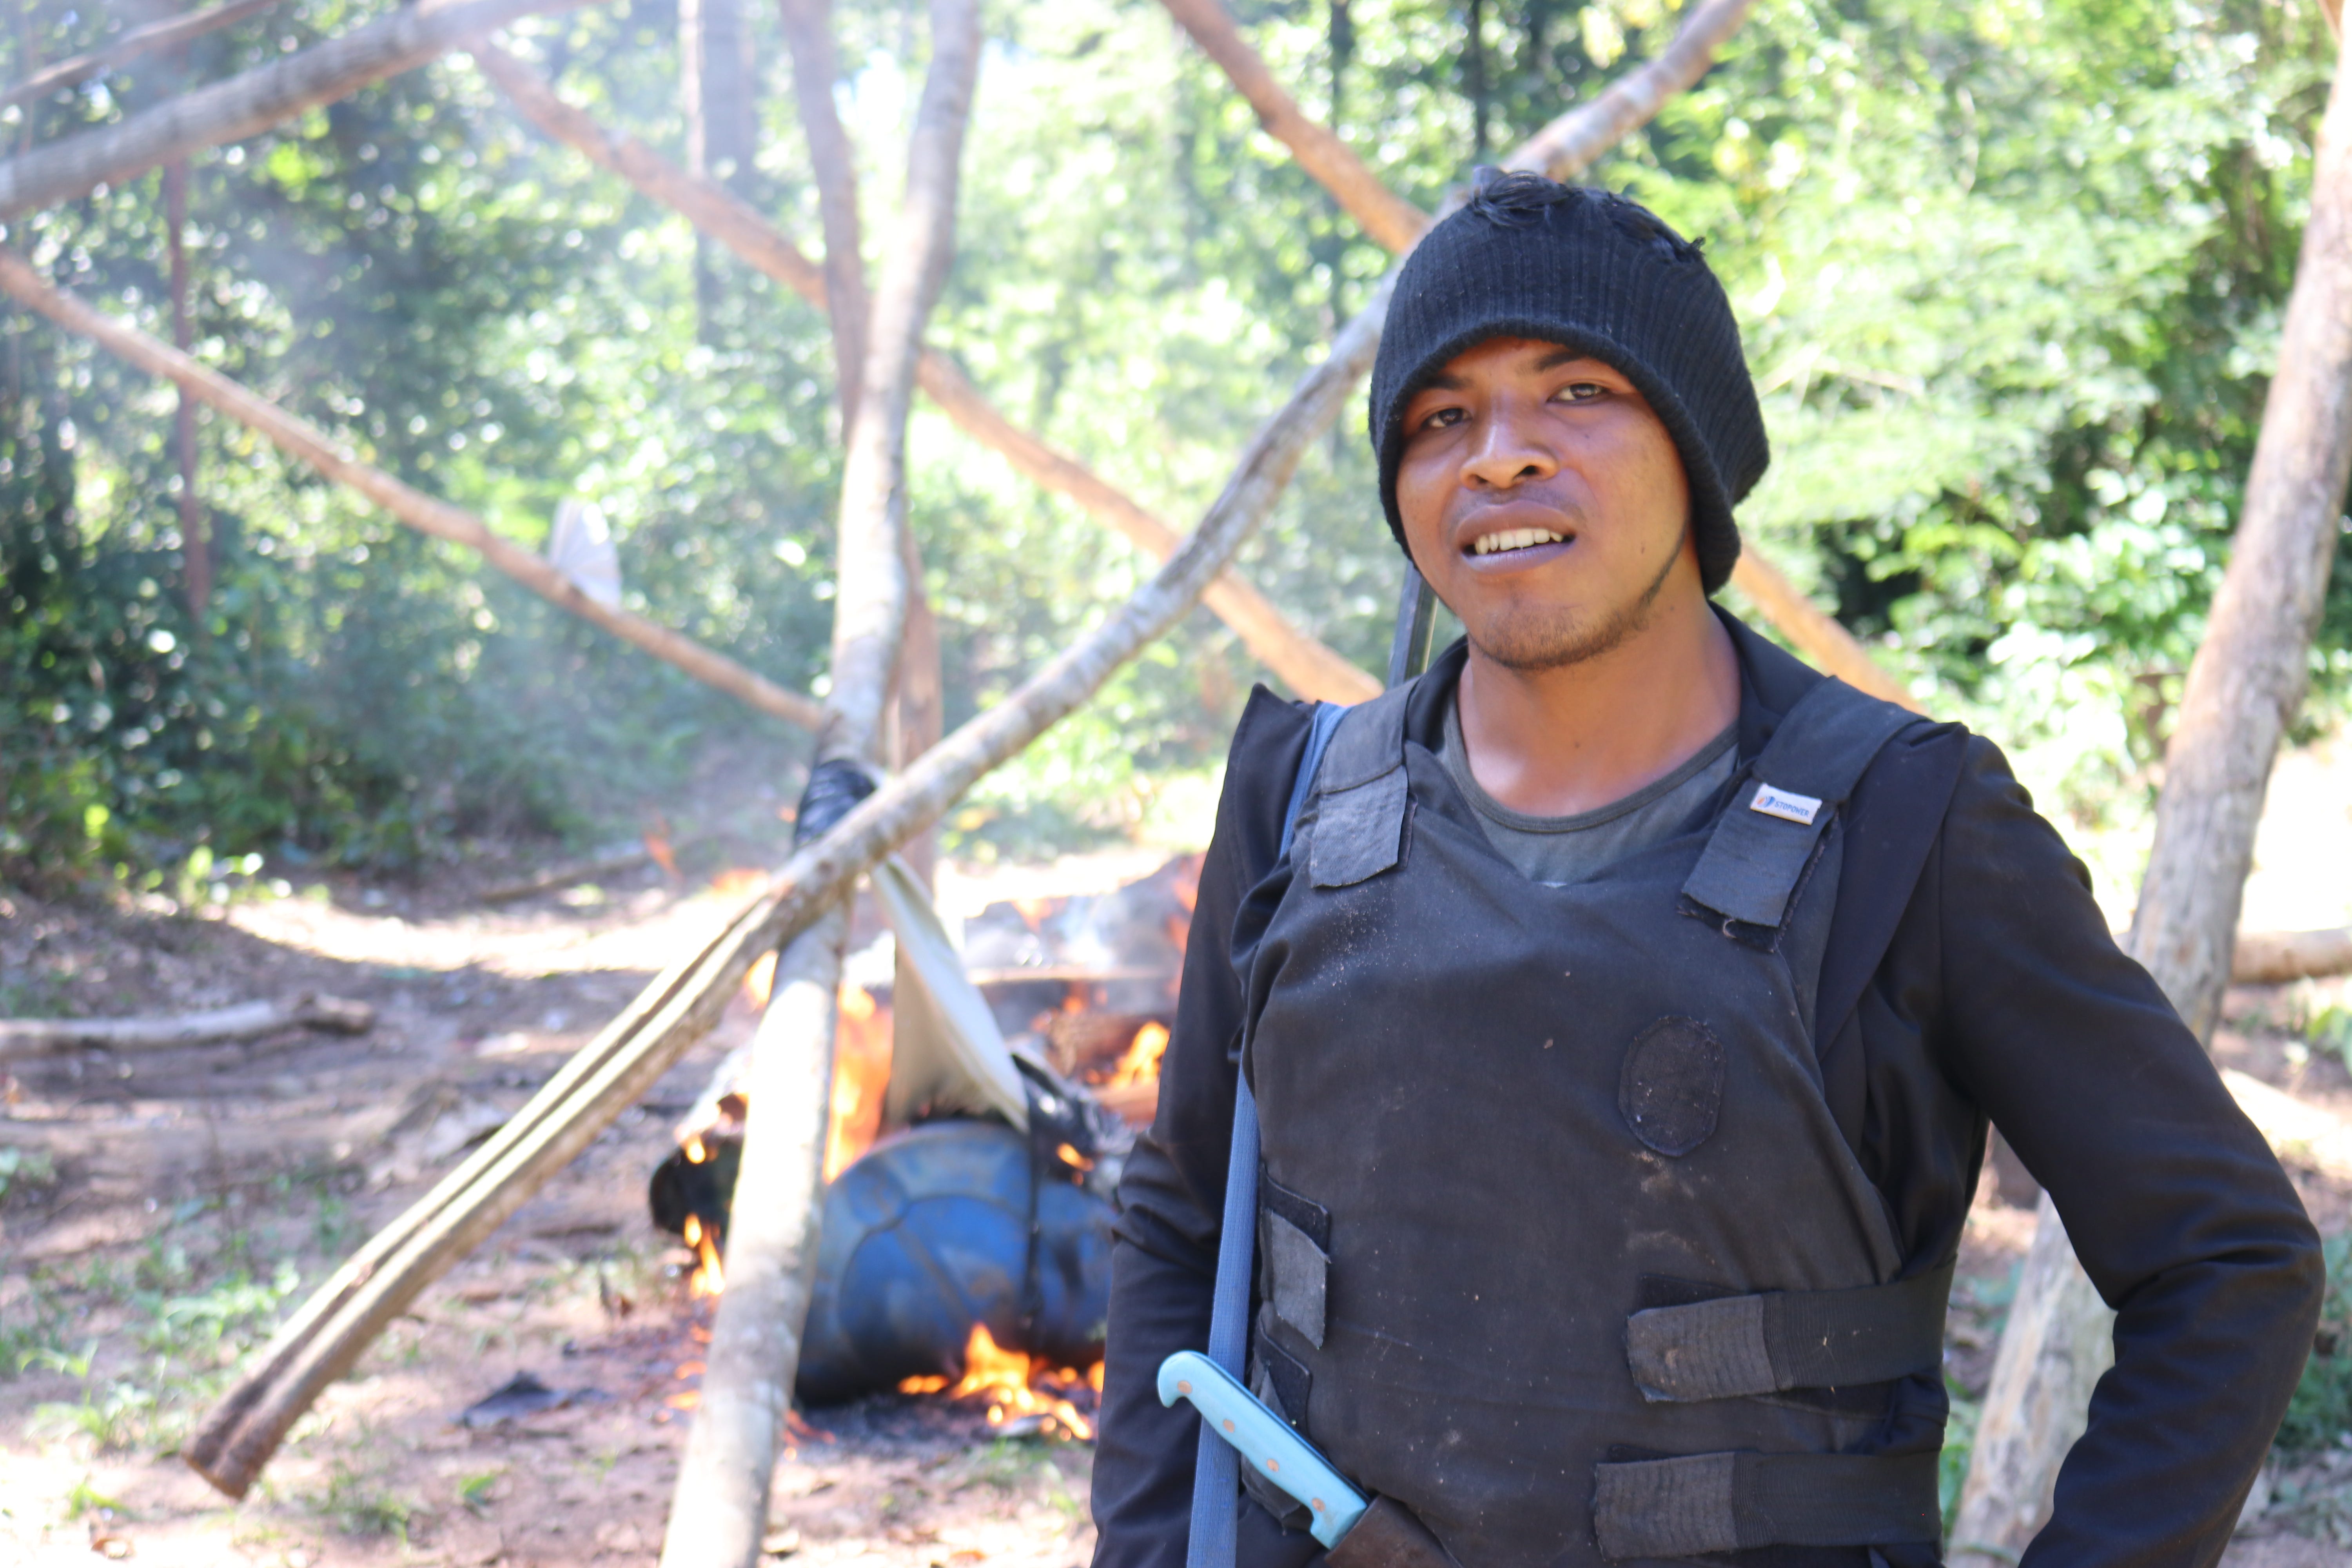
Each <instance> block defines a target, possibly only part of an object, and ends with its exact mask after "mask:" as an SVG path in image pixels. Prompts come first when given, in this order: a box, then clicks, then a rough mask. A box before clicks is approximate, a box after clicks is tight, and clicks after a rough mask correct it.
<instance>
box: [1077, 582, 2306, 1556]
mask: <svg viewBox="0 0 2352 1568" xmlns="http://www.w3.org/2000/svg"><path fill="white" fill-rule="evenodd" d="M1727 625H1728V626H1730V628H1731V630H1732V633H1733V637H1734V640H1735V643H1736V645H1737V646H1738V651H1739V657H1740V663H1741V668H1742V677H1743V679H1742V687H1743V692H1742V704H1741V712H1740V721H1739V756H1740V758H1741V761H1742V763H1745V762H1746V761H1747V760H1748V759H1751V758H1753V757H1754V756H1756V755H1757V754H1758V753H1759V752H1760V751H1761V750H1762V749H1763V745H1764V742H1766V741H1767V740H1768V739H1769V737H1770V735H1771V732H1772V730H1773V728H1774V726H1775V725H1776V724H1777V723H1778V721H1779V720H1780V715H1781V714H1782V713H1784V712H1786V711H1787V710H1788V709H1789V708H1790V706H1791V705H1792V704H1793V703H1794V702H1795V700H1796V699H1797V698H1798V697H1799V696H1800V695H1801V692H1802V689H1803V686H1804V683H1805V681H1806V679H1807V678H1806V676H1805V675H1804V674H1803V673H1802V672H1801V668H1800V667H1797V666H1795V665H1794V663H1793V661H1791V660H1789V659H1788V658H1787V657H1786V656H1785V655H1782V654H1780V652H1779V651H1778V650H1776V649H1773V648H1771V647H1769V645H1765V644H1763V643H1762V642H1761V641H1760V639H1758V638H1757V637H1755V635H1754V634H1753V633H1751V632H1749V631H1748V630H1747V628H1745V627H1744V626H1739V625H1738V623H1737V622H1736V621H1730V620H1729V619H1728V618H1727ZM1460 662H1461V656H1460V654H1459V652H1458V650H1457V651H1455V652H1454V653H1453V654H1451V655H1449V656H1448V657H1447V658H1444V659H1442V660H1441V661H1440V663H1439V665H1438V666H1437V667H1436V668H1433V670H1432V672H1431V676H1430V678H1429V679H1424V680H1423V684H1422V689H1421V690H1420V691H1419V692H1417V693H1416V695H1415V698H1414V700H1413V703H1412V708H1411V710H1409V712H1408V715H1407V720H1406V732H1407V735H1408V736H1409V738H1411V739H1412V740H1413V741H1416V742H1420V743H1421V744H1423V745H1424V746H1427V747H1429V748H1430V749H1432V750H1433V751H1434V750H1435V749H1436V748H1437V747H1438V745H1439V744H1440V741H1441V736H1440V733H1439V726H1440V725H1441V724H1442V722H1443V711H1444V696H1445V694H1446V692H1447V690H1448V689H1450V686H1451V683H1452V680H1453V679H1454V678H1455V677H1457V676H1458V672H1459V668H1460ZM1308 712H1309V710H1307V708H1306V707H1304V706H1302V705H1295V704H1290V703H1286V702H1282V701H1280V700H1276V699H1275V698H1274V697H1272V696H1271V695H1270V694H1269V693H1267V692H1265V691H1264V690H1263V689H1261V690H1259V691H1258V692H1256V693H1255V694H1254V696H1253V697H1252V699H1251V701H1250V704H1249V707H1248V710H1246V711H1245V712H1244V715H1243V718H1242V721H1241V724H1240V727H1239V728H1238V730H1237V731H1235V733H1234V743H1233V750H1232V754H1231V758H1230V761H1229V763H1228V767H1227V772H1226V776H1225V787H1224V795H1223V800H1222V801H1221V802H1220V804H1219V806H1218V813H1217V825H1216V832H1215V837H1214V838H1213V841H1212V843H1211V846H1210V849H1209V853H1208V857H1207V861H1206V864H1205V866H1204V867H1203V869H1202V878H1201V887H1200V897H1199V901H1198V904H1197V906H1196V908H1195V910H1194V913H1193V919H1192V936H1191V941H1190V944H1189V946H1188V947H1187V949H1186V952H1185V959H1184V974H1183V986H1182V992H1181V1000H1180V1002H1179V1005H1178V1009H1177V1016H1176V1021H1175V1026H1174V1028H1173V1030H1172V1032H1171V1040H1170V1043H1169V1047H1168V1051H1167V1055H1166V1057H1165V1058H1164V1061H1163V1075H1162V1078H1161V1081H1160V1109H1159V1113H1158V1117H1157V1119H1156V1120H1155V1121H1154V1122H1153V1124H1152V1127H1151V1129H1150V1132H1149V1133H1148V1134H1147V1135H1146V1136H1145V1137H1144V1138H1143V1139H1141V1140H1140V1141H1139V1143H1138V1146H1137V1148H1136V1151H1135V1153H1134V1156H1133V1157H1132V1159H1131V1160H1130V1162H1129V1165H1128V1169H1127V1174H1126V1177H1125V1179H1124V1181H1123V1183H1122V1184H1121V1187H1120V1205H1121V1213H1120V1216H1119V1220H1118V1246H1117V1248H1116V1253H1115V1262H1114V1271H1113V1281H1112V1287H1111V1310H1110V1339H1109V1348H1108V1365H1107V1367H1106V1382H1105V1388H1104V1399H1103V1407H1102V1420H1101V1432H1100V1438H1099V1443H1098V1447H1097V1453H1096V1459H1095V1472H1094V1512H1095V1521H1096V1524H1097V1529H1098V1531H1099V1542H1098V1544H1097V1550H1096V1556H1095V1564H1096V1568H1180V1565H1181V1563H1182V1562H1183V1559H1184V1552H1185V1541H1186V1536H1187V1531H1188V1521H1189V1513H1190V1507H1191V1494H1192V1469H1193V1456H1194V1447H1195V1443H1196V1433H1197V1432H1198V1429H1199V1427H1198V1421H1197V1418H1196V1417H1195V1415H1193V1413H1192V1410H1191V1409H1190V1407H1189V1406H1185V1405H1178V1406H1177V1407H1175V1408H1173V1409H1167V1408H1163V1407H1162V1406H1161V1405H1160V1403H1159V1400H1158V1398H1157V1396H1156V1394H1154V1392H1153V1377H1154V1373H1155V1372H1156V1370H1157V1368H1158V1366H1159V1364H1160V1361H1161V1360H1162V1359H1164V1358H1165V1357H1166V1356H1167V1355H1168V1354H1170V1353H1171V1352H1174V1351H1177V1350H1183V1349H1198V1348H1200V1347H1201V1346H1202V1345H1203V1344H1205V1343H1206V1342H1207V1338H1208V1326H1209V1310H1210V1306H1209V1301H1210V1288H1211V1281H1212V1279H1213V1276H1214V1273H1215V1260H1216V1246H1217V1236H1218V1231H1219V1228H1220V1215H1221V1213H1222V1210H1223V1201H1224V1185H1225V1168H1226V1161H1227V1157H1228V1154H1229V1152H1230V1150H1231V1144H1232V1127H1233V1115H1234V1072H1235V1069H1236V1063H1237V1051H1238V1047H1239V1044H1240V1038H1241V1033H1242V1024H1243V1006H1244V1002H1243V994H1242V990H1241V985H1240V983H1239V981H1238V979H1237V978H1236V976H1235V974H1234V970H1233V965H1232V962H1231V957H1230V952H1229V936H1230V933H1231V932H1232V930H1233V927H1234V915H1235V913H1236V911H1237V910H1238V909H1239V908H1240V906H1241V903H1242V901H1243V900H1244V897H1245V896H1246V895H1247V894H1248V892H1249V890H1250V889H1251V888H1252V887H1254V886H1255V884H1256V883H1257V882H1258V881H1259V880H1261V879H1263V878H1264V877H1265V875H1266V874H1267V872H1268V871H1269V870H1270V869H1271V868H1273V866H1274V864H1275V859H1276V847H1277V845H1278V843H1279V841H1280V837H1281V830H1282V816H1283V809H1284V805H1285V804H1286V800H1287V798H1288V795H1289V792H1290V788H1291V784H1292V780H1293V779H1294V777H1295V775H1296V774H1297V769H1298V765H1299V762H1300V759H1301V757H1302V756H1303V755H1304V752H1305V750H1306V741H1307V727H1308ZM1844 809H1845V811H1846V814H1847V816H1846V832H1847V840H1846V844H1847V847H1846V852H1845V857H1844V862H1843V870H1842V873H1841V877H1840V881H1839V886H1838V902H1837V909H1836V913H1835V916H1834V920H1833V923H1832V929H1831V934H1830V941H1829V949H1828V954H1827V957H1826V959H1825V960H1824V963H1823V966H1822V979H1821V989H1820V1012H1819V1019H1820V1032H1819V1036H1818V1048H1819V1051H1820V1056H1821V1068H1822V1081H1823V1086H1824V1092H1825V1094H1826V1096H1827V1099H1828V1101H1829V1104H1830V1107H1831V1110H1832V1113H1833V1114H1834V1116H1835V1117H1836V1120H1837V1122H1838V1125H1839V1127H1840V1129H1841V1131H1843V1134H1844V1136H1845V1138H1846V1140H1847V1142H1848V1143H1849V1144H1850V1145H1851V1147H1852V1148H1853V1150H1854V1151H1855V1152H1856V1154H1857V1156H1858V1157H1859V1158H1860V1160H1861V1162H1862V1163H1863V1166H1864V1170H1865V1171H1867V1172H1868V1173H1869V1174H1870V1176H1871V1179H1872V1180H1873V1182H1874V1184H1876V1186H1877V1188H1878V1191H1879V1193H1880V1194H1881V1195H1882V1196H1883V1197H1884V1198H1885V1203H1886V1207H1887V1212H1888V1215H1890V1217H1891V1218H1892V1219H1893V1221H1894V1225H1895V1234H1896V1236H1897V1237H1899V1238H1900V1240H1901V1242H1902V1245H1903V1247H1904V1249H1905V1254H1906V1262H1905V1266H1904V1268H1903V1269H1902V1273H1903V1275H1904V1276H1906V1277H1908V1276H1911V1275H1914V1274H1916V1273H1918V1272H1920V1271H1921V1270H1922V1269H1923V1268H1934V1267H1939V1266H1941V1265H1942V1264H1943V1263H1945V1262H1947V1261H1948V1260H1949V1259H1951V1258H1953V1257H1954V1256H1955V1254H1956V1253H1957V1251H1958V1245H1959V1239H1960V1233H1961V1229H1962V1226H1963V1225H1964V1224H1965V1222H1966V1218H1967V1215H1968V1209H1969V1202H1970V1199H1971V1197H1972V1196H1973V1194H1974V1192H1975V1187H1976V1180H1977V1173H1978V1169H1979V1165H1980V1164H1981V1163H1982V1160H1983V1155H1984V1147H1985V1138H1986V1125H1987V1118H1988V1117H1990V1120H1991V1121H1992V1122H1994V1123H1996V1124H1998V1125H1999V1126H2000V1129H2001V1131H2002V1132H2003V1134H2004V1135H2005V1136H2006V1137H2007V1138H2008V1140H2009V1142H2010V1143H2011V1146H2012V1147H2013V1148H2014V1149H2015V1150H2016V1151H2017V1153H2018V1155H2019V1156H2020V1158H2021V1160H2022V1161H2023V1162H2024V1163H2025V1165H2026V1167H2027V1169H2028V1170H2030V1171H2031V1172H2032V1173H2033V1175H2034V1176H2035V1178H2036V1179H2038V1180H2039V1181H2040V1182H2041V1183H2042V1185H2043V1186H2044V1187H2045V1188H2046V1189H2047V1190H2048V1191H2049V1193H2050V1195H2051V1197H2052V1199H2053V1201H2054V1202H2055V1204H2056V1205H2057V1207H2058V1210H2059V1213H2060V1215H2061V1216H2062V1217H2063V1219H2064V1221H2065V1224H2066V1228H2067V1232H2068V1234H2069V1236H2070V1237H2072V1238H2073V1241H2074V1247H2075V1251H2076V1254H2077V1256H2078V1257H2079V1258H2081V1260H2082V1262H2083V1265H2084V1268H2085V1269H2086V1270H2087V1271H2088V1273H2089V1275H2090V1278H2091V1279H2092V1281H2093V1282H2094V1283H2095V1285H2096V1286H2097V1287H2098V1289H2099V1292H2100V1294H2101V1295H2102V1296H2103V1297H2105V1299H2106V1300H2107V1302H2108V1303H2109V1305H2111V1306H2113V1307H2115V1308H2116V1310H2117V1312H2118V1314H2119V1315H2118V1317H2117V1319H2116V1329H2115V1346H2116V1364H2115V1366H2114V1367H2113V1369H2112V1370H2110V1371H2109V1372H2108V1373H2106V1375H2105V1377H2103V1378H2102V1379H2101V1380H2100V1382H2099V1384H2098V1388H2097V1392H2096V1394H2095V1396H2094V1398H2093V1401H2092V1405H2091V1412H2090V1426H2089V1429H2088V1430H2087V1431H2086V1432H2085V1434H2084V1436H2083V1438H2082V1439H2081V1441H2079V1442H2078V1443H2077V1444H2076V1445H2075V1446H2074V1451H2073V1453H2072V1454H2071V1455H2070V1457H2069V1458H2068V1459H2067V1461H2066V1464H2065V1467H2064V1468H2063V1471H2062V1473H2061V1475H2060V1478H2059V1482H2058V1491H2057V1503H2056V1509H2055V1511H2054V1513H2053V1517H2052V1520H2051V1521H2050V1523H2049V1524H2048V1525H2047V1526H2046V1527H2045V1528H2044V1529H2043V1530H2042V1533H2041V1535H2040V1536H2039V1537H2038V1538H2037V1539H2036V1541H2035V1542H2034V1543H2033V1546H2032V1549H2031V1550H2030V1551H2029V1552H2027V1554H2026V1557H2025V1562H2024V1568H2045V1565H2050V1568H2054V1565H2056V1564H2061V1563H2063V1564H2070V1565H2073V1564H2083V1565H2089V1564H2099V1565H2109V1564H2113V1565H2116V1568H2121V1565H2124V1564H2133V1565H2139V1564H2151V1565H2152V1564H2165V1565H2168V1568H2170V1565H2181V1568H2187V1565H2191V1564H2208V1563H2212V1562H2214V1561H2215V1560H2217V1559H2218V1558H2219V1557H2220V1555H2221V1550H2222V1548H2223V1546H2224V1545H2225V1544H2226V1543H2227V1542H2228V1540H2229V1535H2230V1531H2231V1526H2232V1524H2233V1523H2234V1521H2235V1520H2236V1517H2237V1512H2238V1510H2239V1508H2240V1507H2241V1506H2242V1502H2243V1500H2244V1496H2245V1493H2246V1489H2247V1488H2248V1487H2249V1485H2250V1484H2251V1483H2252V1478H2253V1475H2254V1473H2255V1471H2256V1470H2257V1469H2258V1468H2260V1465H2261V1462H2262V1458H2263V1454H2264V1452H2265V1451H2266V1449H2267V1447H2268V1446H2269V1442H2270V1439H2271V1436H2272V1435H2273V1432H2274V1431H2275V1430H2276V1427H2277V1424H2278V1420H2279V1417H2280V1415H2281V1414H2282V1413H2283V1411H2284V1408H2285V1404H2286V1400H2287V1396H2288V1394H2290V1393H2291V1392H2292V1391H2293V1389H2294V1383H2295V1379H2296V1377H2297V1376H2298V1374H2299V1373H2300V1372H2301V1369H2302V1367H2303V1363H2304V1360H2305V1356H2306V1354H2307V1353H2308V1352H2309V1350H2310V1347H2311V1336H2312V1331H2313V1329H2314V1327H2315V1321H2316V1319H2317V1314H2318V1304H2319V1291H2320V1280H2321V1266H2320V1261H2319V1251H2318V1241H2317V1237H2316V1236H2315V1233H2314V1232H2313V1229H2312V1226H2311V1224H2310V1221H2309V1219H2308V1218H2307V1217H2306V1216H2305V1213H2304V1210H2303V1205H2302V1204H2301V1202H2300V1200H2299V1199H2298V1198H2297V1197H2296V1196H2295V1194H2294V1188H2293V1187H2292V1185H2291V1184H2289V1183H2288V1182H2287V1180H2286V1177H2285V1175H2284V1173H2283V1172H2282V1171H2281V1170H2280V1169H2279V1166H2278V1163H2277V1161H2276V1160H2275V1159H2274V1158H2273V1155H2272V1153H2271V1151H2270V1149H2269V1147H2268V1146H2267V1144H2265V1143H2264V1142H2263V1137H2262V1135H2261V1133H2260V1132H2258V1131H2256V1130H2255V1129H2254V1127H2253V1126H2252V1123H2250V1122H2249V1121H2247V1120H2246V1118H2245V1116H2244V1115H2243V1113H2242V1112H2241V1111H2240V1110H2239V1109H2238V1107H2237V1105H2236V1103H2235V1102H2234V1101H2233V1100H2231V1097H2230V1095H2229V1092H2228V1090H2227V1089H2224V1088H2223V1087H2222V1085H2221V1080H2220V1078H2219V1076H2218V1075H2217V1074H2216V1072H2215V1071H2214V1069H2213V1067H2212V1064H2211V1063H2210V1060H2209V1059H2208V1058H2207V1057H2206V1055H2205V1053H2204V1051H2203V1050H2202V1049H2201V1048H2200V1047H2199V1045H2198V1042H2197V1040H2196V1037H2194V1036H2193V1035H2192V1034H2190V1032H2189V1029H2188V1028H2187V1027H2186V1026H2184V1025H2183V1024H2182V1023H2181V1022H2180V1020H2179V1016H2177V1015H2176V1014H2175V1013H2174V1012H2173V1010H2172V1008H2171V1007H2170V1006H2169V1005H2168V1004H2167V1002H2166V1001H2165V998H2164V995H2163V994H2162V992H2161V991H2160V990H2158V987H2157V985H2156V984H2155V982H2154V981H2153V980H2151V979H2150V978H2149V976H2148V975H2147V972H2146V971H2145V970H2143V969H2141V968H2140V966H2139V965H2138V964H2137V963H2134V962H2133V961H2132V960H2131V959H2129V958H2128V957H2126V955H2125V954H2124V953H2123V952H2121V951H2120V950H2119V949H2118V948H2117V947H2116V943H2115V942H2114V940H2113V939H2112V938H2111V937H2110V936H2109V935H2108V932H2107V929H2106V923H2105V921H2104V920H2103V919H2102V918H2101V915H2100V911H2099V909H2098V906H2097V905H2096V904H2095V902H2094V901H2093V900H2092V898H2091V895H2090V891H2089V879H2088V878H2087V876H2086V875H2085V874H2084V869H2083V868H2082V866H2081V864H2080V862H2078V861H2077V860H2075V859H2074V857H2073V856H2072V855H2071V854H2070V853H2069V852H2068V851H2067V849H2066V847H2065V845H2064V844H2063V842H2062V841H2061V840H2060V838H2059V837H2058V834H2057V833H2056V831H2055V830H2054V829H2053V828H2052V827H2051V826H2050V825H2049V824H2048V823H2047V822H2045V821H2043V820H2042V817H2041V816H2038V815H2036V814H2035V812H2034V810H2033V808H2032V802H2031V800H2030V799H2029V797H2028V796H2027V795H2026V792H2025V790H2024V789H2023V788H2022V787H2021V786H2020V785H2019V784H2018V783H2017V782H2016V780H2015V779H2014V778H2013V777H2012V776H2011V773H2010V771H2009V768H2008V765H2007V763H2005V762H2004V761H2003V759H2002V757H2001V755H2000V751H1999V749H1998V748H1997V747H1995V746H1994V745H1992V744H1991V743H1990V742H1988V741H1985V740H1983V739H1981V738H1979V737H1975V736H1971V735H1969V734H1968V733H1967V732H1966V731H1963V730H1960V729H1959V728H1958V727H1957V726H1941V727H1937V728H1933V729H1927V728H1916V729H1914V730H1912V731H1906V733H1905V734H1904V735H1903V736H1899V737H1897V739H1896V740H1895V741H1894V742H1890V743H1889V745H1888V747H1887V748H1886V750H1885V751H1884V752H1882V753H1881V754H1880V755H1879V757H1878V758H1877V760H1876V761H1875V763H1874V764H1873V766H1872V767H1871V769H1870V771H1869V772H1868V773H1866V774H1865V775H1864V779H1863V782H1862V784H1860V786H1859V787H1858V788H1857V789H1856V791H1855V793H1854V795H1853V798H1852V799H1851V800H1850V801H1849V802H1848V803H1847V805H1846V806H1845V808H1844ZM1256 1523H1257V1525H1258V1526H1260V1527H1262V1528H1271V1526H1270V1521H1264V1520H1262V1519H1261V1520H1259V1521H1256ZM1251 1533H1252V1524H1251V1521H1248V1520H1246V1519H1245V1521H1244V1542H1245V1543H1246V1542H1248V1541H1249V1539H1250V1537H1251ZM1307 1544H1308V1545H1309V1546H1311V1544H1312V1543H1311V1542H1308V1543H1307ZM1245 1549H1246V1548H1245ZM1474 1568H1475V1565H1474Z"/></svg>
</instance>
